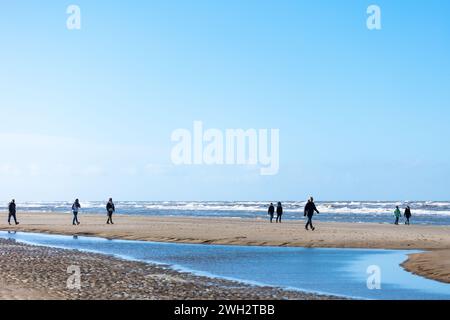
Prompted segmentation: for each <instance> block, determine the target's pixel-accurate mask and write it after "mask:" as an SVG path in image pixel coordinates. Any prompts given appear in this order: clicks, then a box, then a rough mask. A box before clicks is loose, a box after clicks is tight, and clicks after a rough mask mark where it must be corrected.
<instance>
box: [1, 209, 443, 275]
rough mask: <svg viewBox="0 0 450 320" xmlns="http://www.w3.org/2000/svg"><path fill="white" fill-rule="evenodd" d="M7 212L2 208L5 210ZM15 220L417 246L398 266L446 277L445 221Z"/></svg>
mask: <svg viewBox="0 0 450 320" xmlns="http://www.w3.org/2000/svg"><path fill="white" fill-rule="evenodd" d="M4 215H5V216H6V214H4ZM18 218H19V221H20V222H21V224H20V225H19V226H8V225H7V223H5V222H4V220H3V222H1V223H0V229H1V230H8V229H12V230H21V231H30V232H47V233H55V234H70V235H72V234H77V235H88V236H99V237H105V238H121V239H130V240H148V241H162V242H186V243H200V244H236V245H237V244H240V245H273V246H301V247H338V248H383V249H422V250H428V251H427V252H424V253H420V254H415V255H412V256H411V257H410V259H409V260H408V261H407V262H406V263H404V264H403V266H404V267H405V268H406V269H407V270H409V271H411V272H413V273H416V274H419V275H421V276H424V277H428V278H432V279H435V280H439V281H442V282H447V283H450V226H421V225H420V226H419V225H411V226H405V225H398V226H395V225H387V224H373V223H365V224H362V223H325V222H320V221H316V228H317V229H316V231H314V232H313V231H306V230H305V229H304V227H303V224H304V222H303V221H285V222H284V223H282V224H275V223H273V224H270V223H268V222H267V221H265V220H258V219H227V218H219V219H217V218H215V219H213V218H211V219H210V218H179V217H144V216H125V215H116V216H115V217H114V221H115V224H114V225H106V224H105V222H106V217H105V216H104V215H83V214H80V215H79V218H80V222H81V225H79V226H73V225H71V221H72V220H71V214H69V213H68V214H66V215H64V214H60V213H27V214H20V213H19V214H18Z"/></svg>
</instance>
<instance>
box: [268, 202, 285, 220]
mask: <svg viewBox="0 0 450 320" xmlns="http://www.w3.org/2000/svg"><path fill="white" fill-rule="evenodd" d="M276 212H277V218H276V220H275V223H278V222H279V223H281V216H282V215H283V206H282V205H281V202H278V203H277V209H276ZM267 214H268V215H269V217H270V223H272V222H273V217H274V215H275V207H274V205H273V203H270V206H269V210H268V213H267Z"/></svg>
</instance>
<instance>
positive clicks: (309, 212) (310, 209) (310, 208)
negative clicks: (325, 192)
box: [305, 197, 319, 231]
mask: <svg viewBox="0 0 450 320" xmlns="http://www.w3.org/2000/svg"><path fill="white" fill-rule="evenodd" d="M314 211H315V212H317V213H319V210H317V208H316V205H315V204H314V199H313V197H311V198H309V200H308V203H306V206H305V217H308V221H307V222H306V225H305V229H306V230H309V229H308V226H311V230H312V231H314V230H315V229H316V228H314V227H313V224H312V217H313V215H314Z"/></svg>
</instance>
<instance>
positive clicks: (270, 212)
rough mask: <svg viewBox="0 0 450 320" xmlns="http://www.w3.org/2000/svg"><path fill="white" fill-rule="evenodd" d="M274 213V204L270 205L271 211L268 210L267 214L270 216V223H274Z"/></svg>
mask: <svg viewBox="0 0 450 320" xmlns="http://www.w3.org/2000/svg"><path fill="white" fill-rule="evenodd" d="M274 213H275V207H274V206H273V203H270V206H269V210H268V212H267V214H268V215H269V217H270V223H272V221H273V215H274Z"/></svg>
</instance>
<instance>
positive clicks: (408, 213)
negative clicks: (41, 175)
mask: <svg viewBox="0 0 450 320" xmlns="http://www.w3.org/2000/svg"><path fill="white" fill-rule="evenodd" d="M404 215H405V219H406V221H405V224H406V225H409V219H410V218H411V208H410V207H409V206H406V209H405V214H404Z"/></svg>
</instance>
